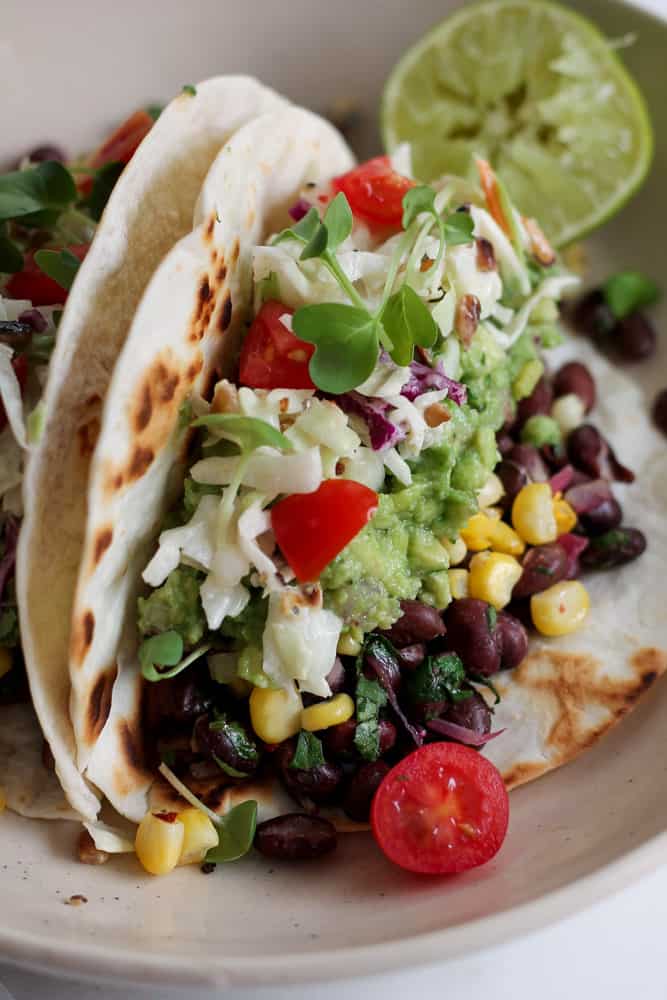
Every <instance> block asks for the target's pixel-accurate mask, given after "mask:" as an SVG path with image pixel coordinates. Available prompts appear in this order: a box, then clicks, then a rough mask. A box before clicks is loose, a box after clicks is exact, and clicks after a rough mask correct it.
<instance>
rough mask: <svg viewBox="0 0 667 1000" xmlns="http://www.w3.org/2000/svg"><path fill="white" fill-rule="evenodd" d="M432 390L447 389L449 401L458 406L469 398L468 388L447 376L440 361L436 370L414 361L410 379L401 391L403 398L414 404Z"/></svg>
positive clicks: (411, 364) (411, 365)
mask: <svg viewBox="0 0 667 1000" xmlns="http://www.w3.org/2000/svg"><path fill="white" fill-rule="evenodd" d="M431 389H446V390H447V397H448V399H451V400H453V401H454V402H455V403H456V404H457V406H461V405H462V404H463V403H465V401H466V399H467V398H468V393H467V390H466V387H465V386H464V385H462V384H461V383H460V382H456V381H455V380H454V379H453V378H450V377H449V376H448V375H445V370H444V367H443V364H442V361H438V363H437V365H436V366H435V368H431V367H430V366H429V365H424V364H422V363H421V361H412V362H411V363H410V378H409V379H408V381H407V382H406V383H405V385H404V386H403V388H402V389H401V396H405V398H406V399H409V400H410V402H413V401H414V400H415V399H417V397H418V396H421V395H422V393H424V392H429V391H430V390H431Z"/></svg>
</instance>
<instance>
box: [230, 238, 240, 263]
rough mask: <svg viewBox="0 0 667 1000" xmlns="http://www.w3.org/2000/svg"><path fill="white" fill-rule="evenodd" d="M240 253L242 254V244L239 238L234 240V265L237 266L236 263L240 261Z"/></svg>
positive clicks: (232, 255)
mask: <svg viewBox="0 0 667 1000" xmlns="http://www.w3.org/2000/svg"><path fill="white" fill-rule="evenodd" d="M240 252H241V244H240V242H239V238H238V236H237V237H236V239H235V240H234V245H233V246H232V254H231V257H232V264H235V263H236V261H237V260H238V259H239V254H240Z"/></svg>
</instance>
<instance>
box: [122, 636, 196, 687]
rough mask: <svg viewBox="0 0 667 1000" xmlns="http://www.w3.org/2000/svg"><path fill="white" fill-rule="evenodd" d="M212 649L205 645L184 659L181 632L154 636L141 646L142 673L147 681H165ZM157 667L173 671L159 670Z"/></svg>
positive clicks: (145, 640)
mask: <svg viewBox="0 0 667 1000" xmlns="http://www.w3.org/2000/svg"><path fill="white" fill-rule="evenodd" d="M210 648H211V644H210V643H204V644H203V645H201V646H197V648H196V649H193V650H192V652H191V653H189V654H188V655H187V656H186V657H185V658H183V638H182V636H181V635H180V633H179V632H176V631H175V630H173V629H170V630H169V631H168V632H161V633H160V634H159V635H152V636H150V638H148V639H144V641H143V642H142V644H141V646H139V663H140V664H141V673H142V675H143V676H144V677H145V679H146V680H147V681H164V680H167V679H168V678H170V677H176V675H177V674H180V673H181V671H183V670H185V669H186V668H187V667H189V666H190V664H191V663H194V662H195V660H198V659H199V657H200V656H203V655H204V653H208V651H209V649H210ZM157 667H171V669H170V670H169V669H168V670H164V669H163V670H158V669H157Z"/></svg>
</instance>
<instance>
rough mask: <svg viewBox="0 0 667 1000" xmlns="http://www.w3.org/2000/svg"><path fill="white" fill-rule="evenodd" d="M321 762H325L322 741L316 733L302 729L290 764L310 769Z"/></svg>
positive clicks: (301, 768)
mask: <svg viewBox="0 0 667 1000" xmlns="http://www.w3.org/2000/svg"><path fill="white" fill-rule="evenodd" d="M319 764H324V752H323V750H322V741H321V740H320V739H318V737H317V736H316V735H315V733H309V732H306V730H305V729H302V730H301V732H300V733H299V739H298V740H297V744H296V750H295V751H294V756H293V757H292V760H291V761H290V765H289V766H290V767H293V768H296V769H297V770H300V771H310V770H311V768H313V767H317V766H318V765H319Z"/></svg>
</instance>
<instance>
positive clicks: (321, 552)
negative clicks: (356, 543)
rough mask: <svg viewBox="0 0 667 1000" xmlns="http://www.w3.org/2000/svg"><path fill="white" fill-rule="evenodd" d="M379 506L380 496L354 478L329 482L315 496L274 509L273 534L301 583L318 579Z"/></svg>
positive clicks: (293, 499)
mask: <svg viewBox="0 0 667 1000" xmlns="http://www.w3.org/2000/svg"><path fill="white" fill-rule="evenodd" d="M377 506H378V495H377V493H374V492H373V490H371V489H369V488H368V486H364V485H363V484H362V483H356V482H354V481H353V480H351V479H328V480H326V481H325V482H324V483H322V485H321V486H320V487H319V488H318V489H317V490H315V492H314V493H293V494H292V496H289V497H285V499H284V500H279V501H278V503H277V504H275V505H274V506H273V507H272V508H271V524H272V527H273V533H274V535H275V536H276V541H277V543H278V546H279V547H280V549H281V551H282V553H283V555H284V556H285V558H286V559H287V561H288V563H289V564H290V566H291V568H292V570H293V572H294V574H295V576H296V578H297V580H298V581H299V582H300V583H308V582H312V581H313V580H317V578H318V577H319V575H320V573H321V572H322V570H323V569H324V567H325V566H327V565H328V564H329V563H330V562H331V560H332V559H334V558H335V556H337V555H338V553H339V552H340V551H341V550H342V549H344V548H345V546H346V545H347V543H348V542H351V541H352V539H353V538H354V537H355V535H357V534H358V533H359V532H360V531H361V529H362V528H363V527H364V525H365V524H367V523H368V521H370V519H371V517H372V516H373V514H374V513H375V511H376V510H377Z"/></svg>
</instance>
